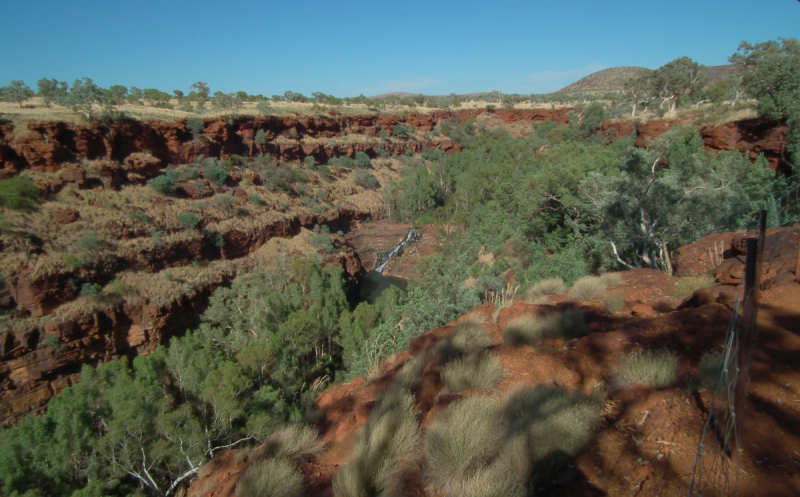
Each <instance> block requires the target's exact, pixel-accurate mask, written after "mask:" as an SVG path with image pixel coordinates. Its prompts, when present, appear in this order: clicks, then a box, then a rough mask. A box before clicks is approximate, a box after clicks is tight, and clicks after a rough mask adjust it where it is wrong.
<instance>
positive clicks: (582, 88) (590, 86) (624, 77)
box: [556, 67, 652, 93]
mask: <svg viewBox="0 0 800 497" xmlns="http://www.w3.org/2000/svg"><path fill="white" fill-rule="evenodd" d="M650 72H652V69H645V68H644V67H611V68H609V69H603V70H602V71H597V72H595V73H592V74H590V75H588V76H586V77H585V78H583V79H580V80H578V81H576V82H574V83H572V84H571V85H569V86H567V87H565V88H562V89H560V90H558V92H556V93H578V92H592V93H594V92H603V91H620V90H624V89H625V83H626V82H627V81H628V80H630V79H631V78H636V77H639V76H641V75H643V74H647V73H650Z"/></svg>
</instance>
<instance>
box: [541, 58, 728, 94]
mask: <svg viewBox="0 0 800 497" xmlns="http://www.w3.org/2000/svg"><path fill="white" fill-rule="evenodd" d="M731 71H733V65H731V64H726V65H723V66H706V67H704V68H703V73H704V74H705V75H706V77H707V78H708V79H709V82H710V83H711V84H714V83H716V82H718V81H720V80H722V79H723V78H725V76H727V75H728V74H730V73H731ZM649 72H652V69H645V68H644V67H612V68H610V69H603V70H602V71H597V72H596V73H592V74H590V75H588V76H586V77H585V78H583V79H581V80H578V81H576V82H575V83H572V84H571V85H569V86H567V87H565V88H562V89H560V90H558V92H556V93H567V94H569V93H593V94H598V93H608V92H618V91H622V90H624V89H625V82H626V81H628V80H630V79H631V78H636V77H638V76H641V75H643V74H647V73H649Z"/></svg>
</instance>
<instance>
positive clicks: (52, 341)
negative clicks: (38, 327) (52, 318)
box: [45, 335, 61, 354]
mask: <svg viewBox="0 0 800 497" xmlns="http://www.w3.org/2000/svg"><path fill="white" fill-rule="evenodd" d="M45 343H47V345H49V346H50V348H51V349H53V350H55V351H56V353H57V354H59V353H61V340H59V338H58V337H57V336H52V335H51V336H49V337H47V338H46V339H45Z"/></svg>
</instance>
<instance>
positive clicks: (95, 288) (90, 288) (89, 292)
mask: <svg viewBox="0 0 800 497" xmlns="http://www.w3.org/2000/svg"><path fill="white" fill-rule="evenodd" d="M102 289H103V287H102V285H100V284H98V283H84V284H83V286H81V297H94V296H95V295H97V294H98V293H100V291H101V290H102Z"/></svg>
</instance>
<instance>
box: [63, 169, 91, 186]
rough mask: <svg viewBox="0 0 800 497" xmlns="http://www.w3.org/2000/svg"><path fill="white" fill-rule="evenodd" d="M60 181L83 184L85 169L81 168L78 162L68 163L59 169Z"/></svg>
mask: <svg viewBox="0 0 800 497" xmlns="http://www.w3.org/2000/svg"><path fill="white" fill-rule="evenodd" d="M60 176H61V181H63V182H64V183H68V184H71V185H76V186H79V187H80V186H83V184H84V183H86V171H84V170H83V168H81V166H80V164H70V165H69V166H67V168H66V169H64V170H62V171H61V175H60Z"/></svg>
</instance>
